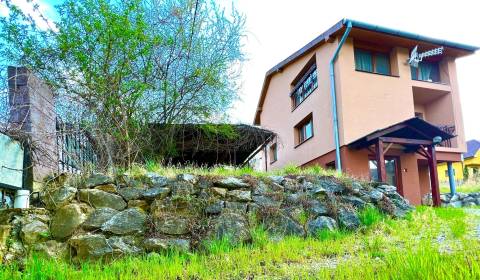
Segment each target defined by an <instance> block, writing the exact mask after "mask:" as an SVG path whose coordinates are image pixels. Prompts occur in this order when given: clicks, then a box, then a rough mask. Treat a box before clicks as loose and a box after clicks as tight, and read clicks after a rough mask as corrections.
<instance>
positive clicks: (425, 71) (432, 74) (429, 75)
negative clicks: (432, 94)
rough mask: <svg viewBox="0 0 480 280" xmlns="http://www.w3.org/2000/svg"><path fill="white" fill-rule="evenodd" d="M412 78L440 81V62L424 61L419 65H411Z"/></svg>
mask: <svg viewBox="0 0 480 280" xmlns="http://www.w3.org/2000/svg"><path fill="white" fill-rule="evenodd" d="M410 72H411V74H412V80H417V81H426V82H435V83H438V82H440V67H439V65H438V62H432V61H422V62H420V63H419V64H418V67H412V66H411V67H410Z"/></svg>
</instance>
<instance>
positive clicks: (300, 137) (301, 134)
mask: <svg viewBox="0 0 480 280" xmlns="http://www.w3.org/2000/svg"><path fill="white" fill-rule="evenodd" d="M295 134H296V139H295V140H296V141H295V142H296V144H297V145H300V144H302V143H303V142H305V141H307V140H308V139H310V138H312V137H313V120H312V114H310V115H308V116H307V117H306V118H305V119H303V120H302V121H301V122H299V123H298V124H297V125H296V126H295Z"/></svg>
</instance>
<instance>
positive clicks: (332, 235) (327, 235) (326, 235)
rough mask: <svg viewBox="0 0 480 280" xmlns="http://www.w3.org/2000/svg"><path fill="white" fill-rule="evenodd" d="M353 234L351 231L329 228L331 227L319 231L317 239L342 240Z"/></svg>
mask: <svg viewBox="0 0 480 280" xmlns="http://www.w3.org/2000/svg"><path fill="white" fill-rule="evenodd" d="M350 235H352V233H351V232H347V231H344V230H341V229H336V230H329V229H322V230H319V231H318V232H317V236H316V237H317V239H318V240H320V241H326V240H335V241H336V240H341V239H343V238H346V237H348V236H350Z"/></svg>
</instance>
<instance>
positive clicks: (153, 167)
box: [117, 161, 344, 178]
mask: <svg viewBox="0 0 480 280" xmlns="http://www.w3.org/2000/svg"><path fill="white" fill-rule="evenodd" d="M117 172H120V173H123V172H128V173H130V174H132V175H134V176H136V175H143V174H145V173H147V172H153V173H157V174H159V175H163V176H167V177H174V176H177V175H178V174H185V173H189V174H196V175H203V176H242V175H251V176H256V177H266V176H270V175H322V176H335V177H339V178H344V175H341V174H339V173H337V172H336V171H334V170H326V169H323V168H322V167H320V166H311V167H305V168H300V167H298V166H296V165H286V166H285V167H284V168H282V169H276V170H272V171H269V172H264V171H258V170H254V169H253V168H252V167H250V166H243V167H232V166H222V165H219V166H214V167H207V166H195V165H190V166H188V165H178V166H177V165H168V164H167V165H165V164H163V163H161V162H160V163H157V162H154V161H147V162H146V163H145V164H143V165H140V164H137V165H133V166H132V167H131V168H130V169H129V170H118V171H117Z"/></svg>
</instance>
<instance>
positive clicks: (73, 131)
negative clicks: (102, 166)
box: [56, 118, 97, 173]
mask: <svg viewBox="0 0 480 280" xmlns="http://www.w3.org/2000/svg"><path fill="white" fill-rule="evenodd" d="M56 126H57V147H58V171H59V172H69V173H80V172H81V171H82V170H84V169H85V168H86V167H88V166H93V165H95V164H96V162H97V155H96V153H95V149H94V146H93V145H92V143H93V140H92V137H91V135H89V134H88V133H87V132H86V131H83V130H82V129H81V128H80V126H79V125H73V124H69V123H64V122H63V121H62V120H61V119H59V118H57V123H56Z"/></svg>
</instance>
